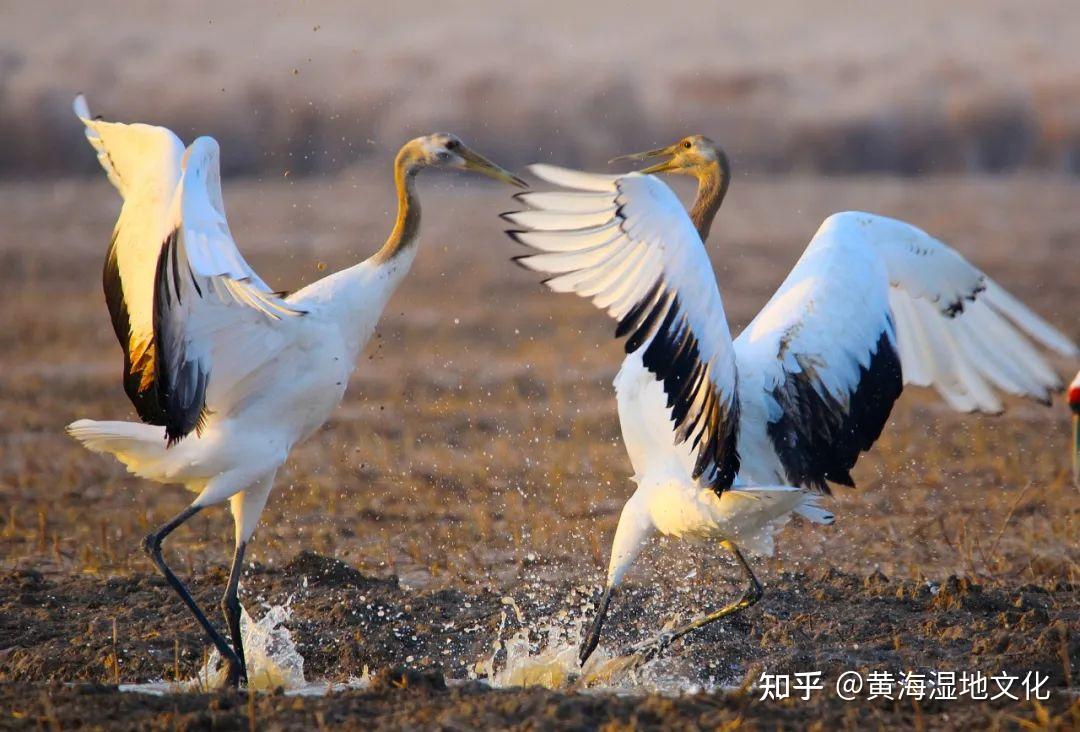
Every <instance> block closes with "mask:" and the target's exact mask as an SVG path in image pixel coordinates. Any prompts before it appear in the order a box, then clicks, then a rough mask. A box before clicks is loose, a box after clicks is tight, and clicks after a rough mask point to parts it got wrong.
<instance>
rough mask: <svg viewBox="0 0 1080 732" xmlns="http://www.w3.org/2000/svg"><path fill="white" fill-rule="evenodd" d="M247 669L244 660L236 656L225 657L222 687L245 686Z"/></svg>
mask: <svg viewBox="0 0 1080 732" xmlns="http://www.w3.org/2000/svg"><path fill="white" fill-rule="evenodd" d="M247 683H248V678H247V669H246V668H245V667H244V662H243V661H241V660H240V658H239V657H238V656H234V657H232V658H226V659H225V684H224V687H223V688H226V689H239V688H240V686H241V685H244V686H247Z"/></svg>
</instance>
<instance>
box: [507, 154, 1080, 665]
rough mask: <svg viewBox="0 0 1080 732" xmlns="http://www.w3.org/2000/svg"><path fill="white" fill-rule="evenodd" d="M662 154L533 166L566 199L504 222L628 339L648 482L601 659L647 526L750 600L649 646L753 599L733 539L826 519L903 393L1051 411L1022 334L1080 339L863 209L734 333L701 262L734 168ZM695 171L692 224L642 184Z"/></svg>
mask: <svg viewBox="0 0 1080 732" xmlns="http://www.w3.org/2000/svg"><path fill="white" fill-rule="evenodd" d="M655 156H665V157H669V158H670V159H669V160H667V161H665V162H663V163H660V164H658V165H654V166H652V167H650V168H647V169H646V170H643V171H641V172H640V173H630V174H627V175H622V176H613V175H597V174H591V173H583V172H579V171H571V170H565V169H562V168H555V167H553V166H549V165H534V166H532V167H531V170H532V171H533V172H534V173H535V174H536V175H537V176H538V177H540V178H542V179H544V180H546V181H548V182H550V183H554V184H555V185H557V186H560V187H561V189H559V190H555V191H542V192H538V193H526V194H519V196H518V198H519V199H520V200H521V201H523V202H525V203H526V204H527V205H529V206H530V207H531V209H532V210H526V211H520V212H514V213H509V214H505V215H504V217H505V218H506V219H507V220H509V221H511V222H513V223H515V224H517V225H519V226H521V227H522V228H521V229H519V230H515V231H511V232H509V233H510V235H511V237H512V238H514V239H515V240H516V241H518V242H519V243H521V244H524V245H526V246H528V247H530V248H532V249H533V250H534V253H531V254H526V255H523V256H521V257H517V258H516V259H517V261H518V262H519V263H520V264H522V265H523V266H524V267H526V268H527V269H530V270H534V271H539V272H544V273H546V274H547V275H548V278H547V279H546V280H544V284H545V285H547V287H549V288H550V289H552V290H554V291H556V292H574V293H576V294H578V295H580V296H582V297H586V298H588V299H590V300H591V301H592V302H593V303H594V304H595V305H596V306H597V307H598V308H600V309H601V310H604V311H605V312H607V313H608V315H610V316H611V317H612V318H614V319H615V320H616V321H617V322H618V327H617V329H616V336H617V337H623V336H625V337H626V338H627V340H626V343H625V350H626V352H627V355H626V358H625V360H624V362H623V365H622V367H621V369H620V370H619V373H618V375H617V377H616V378H615V391H616V395H617V402H618V413H619V422H620V425H621V427H622V433H623V440H624V442H625V445H626V449H627V454H628V456H629V458H630V462H631V464H632V465H633V468H634V481H635V482H636V483H637V488H636V490H635V491H634V493H633V495H632V496H631V497H630V499H629V500H628V501H627V502H626V504H625V505H624V507H623V510H622V513H621V515H620V518H619V524H618V527H617V529H616V532H615V538H614V540H613V543H612V549H611V556H610V559H609V564H608V573H607V582H606V585H605V591H604V594H603V596H602V598H601V601H600V606H599V610H598V612H597V615H596V619H595V622H594V624H593V626H592V630H591V631H590V633H589V634H588V636H587V637H586V639H585V641H584V643H583V644H582V649H581V660H582V662H583V663H584V661H585V660H586V659H587V658H588V656H589V655H590V654H591V653H592V651H593V650H594V649H595V647H596V644H597V642H598V640H599V633H600V630H601V626H602V623H603V619H604V616H605V614H606V612H607V608H608V605H609V603H610V601H611V597H612V593H613V591H614V590H615V588H617V587H618V586H619V584H620V583H621V581H622V579H623V577H624V575H625V573H626V571H627V570H628V569H629V568H630V566H631V565H632V563H633V561H634V559H635V558H636V557H637V555H638V553H639V552H640V550H641V549H642V547H643V545H644V543H645V541H646V540H647V539H648V538H649V537H650V536H652V535H654V534H656V533H660V534H665V535H669V536H675V537H695V538H705V539H709V540H712V541H717V542H718V543H720V544H721V545H722V546H724V547H726V548H727V549H729V550H730V551H731V552H732V553H733V555H734V556H735V559H736V561H737V562H738V563H739V564H740V565H741V567H742V568H743V570H744V572H745V574H746V575H747V579H748V581H749V585H748V587H747V590H746V592H745V593H744V595H743V597H742V598H740V599H739V600H738V601H736V602H734V603H731V604H730V605H727V606H725V607H724V608H721V609H720V610H718V611H716V612H714V613H710V614H708V615H706V616H704V617H702V618H699V619H697V620H695V621H693V622H691V623H689V624H688V625H686V626H683V627H682V628H680V629H677V630H675V631H672V632H671V633H667V634H664V635H662V636H660V637H659V638H657V639H656V640H654V641H650V642H649V643H646V644H643V645H640V646H638V647H635V650H636V651H638V652H640V653H642V657H643V658H647V657H650V656H651V655H652V654H654V653H656V652H658V651H659V650H660V649H661V648H663V647H664V646H666V645H667V644H668V643H670V642H671V641H672V640H673V639H675V638H678V637H680V636H682V635H684V634H685V633H687V632H689V631H691V630H694V629H696V628H699V627H701V626H702V625H705V624H707V623H709V622H712V621H714V620H717V619H719V618H721V617H725V616H726V615H729V614H731V613H732V612H736V611H738V610H741V609H742V608H745V607H747V606H749V605H750V604H752V603H753V602H755V601H756V600H757V599H758V598H759V597H760V596H761V586H760V584H759V583H758V581H757V579H756V577H754V575H753V572H752V571H751V570H750V567H749V564H748V563H747V562H746V560H745V558H744V557H743V556H742V553H741V552H740V550H739V547H740V546H741V547H744V548H747V549H750V550H751V551H753V552H754V553H757V554H771V553H772V549H773V535H774V533H775V531H776V530H777V529H778V528H779V527H781V526H783V525H784V524H785V523H786V522H787V520H788V519H789V518H790V516H791V515H793V514H799V515H802V516H803V517H805V518H807V519H809V520H811V521H814V522H816V523H822V524H828V523H831V522H832V521H833V515H832V514H831V513H830V512H829V511H827V510H825V509H824V508H823V507H822V506H821V504H820V499H821V497H822V496H823V495H825V494H827V493H828V492H829V483H840V484H843V485H854V481H853V479H852V477H851V474H850V471H851V468H852V467H853V466H854V465H855V463H856V461H857V460H858V457H859V455H860V454H861V453H862V452H864V451H866V450H868V449H870V447H871V446H872V445H873V444H874V442H875V441H876V440H877V438H878V437H879V436H880V434H881V431H882V429H883V428H884V426H885V424H886V422H887V420H888V417H889V414H890V412H891V410H892V406H893V404H894V403H895V401H896V400H897V398H899V396H900V393H901V391H902V390H903V387H904V384H917V385H922V386H932V387H934V388H935V389H937V391H938V392H939V394H941V396H942V397H943V398H944V399H945V401H946V402H947V403H948V404H949V405H950V406H952V407H953V408H955V409H958V410H962V411H984V412H992V413H996V412H1000V411H1001V410H1002V408H1003V407H1002V402H1001V400H1000V399H999V397H998V396H997V394H996V393H995V390H1001V391H1005V392H1008V393H1011V394H1016V395H1019V396H1025V397H1029V398H1033V399H1036V400H1039V401H1043V402H1044V403H1048V402H1049V399H1050V396H1051V394H1052V393H1053V391H1054V390H1056V389H1058V388H1060V381H1059V379H1058V377H1057V374H1055V373H1054V371H1053V370H1052V369H1051V368H1050V367H1049V366H1048V365H1047V364H1046V363H1045V362H1044V361H1043V359H1042V357H1041V355H1040V354H1039V353H1038V351H1037V350H1036V349H1035V347H1034V346H1033V345H1032V344H1031V343H1030V342H1029V340H1028V339H1031V340H1034V341H1036V342H1038V343H1039V344H1040V345H1042V346H1044V347H1046V348H1048V349H1051V350H1054V351H1057V352H1059V353H1062V354H1065V355H1075V354H1076V353H1077V350H1076V346H1075V345H1073V344H1072V343H1071V342H1070V341H1069V339H1068V338H1066V337H1065V336H1064V335H1062V334H1061V333H1059V332H1058V331H1057V330H1055V329H1054V328H1053V327H1051V326H1050V325H1049V324H1047V323H1046V322H1044V321H1043V320H1042V319H1041V318H1039V317H1038V316H1037V315H1035V314H1034V313H1033V312H1031V311H1030V310H1029V309H1028V308H1027V307H1025V306H1024V305H1023V304H1022V303H1020V302H1019V301H1018V300H1016V299H1015V298H1014V297H1012V296H1011V295H1009V294H1008V293H1007V292H1005V291H1004V290H1003V289H1002V288H1001V287H1000V286H998V285H997V284H996V283H994V282H993V281H992V280H990V279H989V278H988V277H986V275H985V274H983V273H982V272H981V271H979V270H978V269H977V268H975V267H974V266H972V265H971V264H970V263H969V262H967V261H966V260H965V259H964V258H963V257H961V256H960V255H959V254H958V253H957V252H956V251H954V250H953V249H951V248H949V247H948V246H946V245H945V244H943V243H941V242H939V241H937V240H936V239H934V238H932V237H931V236H929V235H928V234H926V233H925V232H923V231H921V230H919V229H917V228H916V227H914V226H911V225H909V224H906V223H904V222H902V221H897V220H895V219H889V218H886V217H883V216H877V215H874V214H868V213H862V212H844V213H839V214H834V215H832V216H830V217H829V218H827V219H826V220H825V222H824V223H823V224H822V225H821V227H820V228H819V229H818V231H817V233H816V234H815V235H814V237H813V239H812V240H811V242H810V244H809V246H808V247H807V248H806V250H805V251H804V253H803V255H802V256H801V257H800V259H799V261H798V262H797V263H796V265H795V267H794V268H793V269H792V271H791V273H790V274H789V275H788V277H787V278H786V279H785V281H784V282H783V283H782V284H781V286H780V288H779V289H778V290H777V292H776V293H775V294H774V295H773V297H772V298H771V299H770V300H769V302H768V303H767V304H766V306H765V307H764V308H763V309H762V311H761V312H760V313H759V314H758V316H757V317H756V318H755V319H754V320H753V322H751V324H750V325H749V326H748V327H747V328H746V329H745V330H744V331H743V332H742V333H741V334H739V336H738V337H737V338H735V339H732V337H731V334H730V332H729V330H728V327H727V320H726V315H725V313H724V310H723V305H722V302H721V298H720V292H719V289H718V288H717V285H716V281H715V277H714V275H713V272H712V266H711V263H710V261H709V259H708V257H707V256H706V254H705V251H704V247H703V242H704V240H705V239H706V238H707V236H708V233H709V230H710V227H711V225H712V221H713V218H714V216H715V214H716V213H717V211H718V210H719V208H720V203H721V202H722V200H723V197H724V194H725V192H726V190H727V187H728V181H729V180H730V171H729V166H728V163H727V158H726V156H725V155H724V154H723V151H721V150H719V148H717V147H716V146H715V144H714V143H712V141H711V140H708V138H704V137H701V136H692V137H688V138H685V139H684V140H682V141H680V142H679V143H678V144H676V145H673V146H671V147H669V148H664V149H660V150H655V151H650V152H649V153H643V154H640V155H637V156H631V157H634V158H635V159H642V158H645V157H655ZM661 172H673V173H685V174H690V175H694V176H696V177H697V179H698V183H699V185H698V195H697V198H696V199H695V201H694V204H693V206H692V207H691V210H690V212H689V215H687V212H686V211H685V210H684V209H683V208H682V205H681V203H679V201H678V199H677V198H676V197H675V195H674V194H673V193H672V192H671V190H670V189H669V188H667V186H665V185H664V184H663V183H662V182H660V180H659V179H658V178H655V177H653V176H652V175H648V174H649V173H661Z"/></svg>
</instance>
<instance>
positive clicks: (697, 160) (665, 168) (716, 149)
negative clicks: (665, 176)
mask: <svg viewBox="0 0 1080 732" xmlns="http://www.w3.org/2000/svg"><path fill="white" fill-rule="evenodd" d="M652 158H666V160H663V161H661V162H659V163H655V164H653V165H650V166H649V167H647V168H642V169H641V170H640V171H638V172H640V173H675V174H679V175H692V176H694V177H695V178H697V181H698V194H697V199H696V200H695V201H694V205H693V207H692V208H691V210H690V218H691V219H693V221H694V226H696V227H697V230H698V233H699V234H700V235H701V240H702V241H705V240H706V239H708V238H709V229H710V227H711V226H712V222H713V218H714V217H715V216H716V212H717V211H719V210H720V204H721V203H723V201H724V196H725V195H726V194H727V189H728V185H730V183H731V165H730V163H729V162H728V157H727V154H725V153H724V151H723V149H721V147H720V146H719V145H717V144H716V143H715V142H713V141H712V140H710V139H709V138H708V137H705V135H687V136H686V137H684V138H682V139H681V140H679V141H678V142H676V143H675V144H674V145H669V146H668V147H661V148H657V149H656V150H647V151H646V152H641V153H633V154H631V155H620V156H619V157H617V158H613V159H612V160H611V162H612V163H615V162H620V161H624V160H635V161H636V160H650V159H652Z"/></svg>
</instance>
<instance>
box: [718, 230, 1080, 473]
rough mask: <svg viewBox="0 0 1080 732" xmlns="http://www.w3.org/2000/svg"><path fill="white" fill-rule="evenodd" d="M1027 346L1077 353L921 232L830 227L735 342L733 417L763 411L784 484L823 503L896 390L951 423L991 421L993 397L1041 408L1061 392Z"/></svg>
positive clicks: (869, 439) (878, 426)
mask: <svg viewBox="0 0 1080 732" xmlns="http://www.w3.org/2000/svg"><path fill="white" fill-rule="evenodd" d="M1029 338H1031V339H1034V340H1035V341H1037V342H1039V343H1040V344H1042V345H1043V346H1045V347H1046V348H1049V349H1051V350H1054V351H1057V352H1058V353H1062V354H1069V355H1072V354H1075V353H1076V346H1074V345H1073V344H1072V343H1071V342H1070V341H1069V339H1068V338H1066V337H1065V336H1064V335H1062V334H1061V333H1059V332H1058V331H1056V330H1055V329H1054V328H1053V327H1051V326H1050V325H1049V324H1047V323H1046V322H1045V321H1043V320H1042V319H1041V318H1039V317H1038V316H1037V315H1035V314H1034V313H1033V312H1032V311H1031V310H1029V309H1028V308H1027V307H1025V306H1024V305H1023V304H1022V303H1020V302H1019V301H1018V300H1016V299H1015V298H1014V297H1012V296H1011V295H1009V294H1008V293H1007V292H1005V291H1004V290H1003V289H1002V288H1001V287H1000V286H999V285H997V284H996V283H995V282H993V281H992V280H990V279H989V278H988V277H987V276H986V275H985V274H983V273H982V272H980V271H979V270H978V269H977V268H975V267H974V266H972V265H971V263H969V262H968V261H967V260H965V259H964V258H963V257H962V256H960V254H958V253H957V252H956V251H955V250H953V249H950V248H949V247H948V246H946V245H945V244H942V243H941V242H939V241H937V240H936V239H934V238H932V237H931V236H929V235H928V234H926V233H925V232H923V231H921V230H919V229H917V228H915V227H914V226H911V225H909V224H906V223H904V222H902V221H897V220H894V219H889V218H885V217H882V216H875V215H873V214H867V213H857V212H845V213H839V214H834V215H833V216H830V217H829V218H828V219H826V220H825V222H824V223H823V224H822V225H821V228H820V229H818V232H817V233H816V234H815V235H814V238H813V240H812V241H811V242H810V245H809V246H808V247H807V248H806V251H805V252H804V253H803V255H802V257H801V258H800V259H799V261H798V263H797V264H796V265H795V267H794V269H793V270H792V271H791V273H790V274H789V275H788V277H787V279H786V280H784V283H783V284H782V285H781V286H780V289H779V290H777V292H776V294H775V295H773V297H772V299H771V300H770V301H769V303H768V304H767V305H766V306H765V308H764V309H763V310H762V311H761V312H760V313H759V314H758V316H757V317H756V318H754V320H753V322H751V324H750V325H749V326H748V327H747V328H746V330H745V331H744V332H743V333H742V334H740V335H739V337H738V338H737V339H736V341H735V351H736V359H737V363H738V368H739V373H740V374H742V375H743V379H742V381H741V382H740V389H741V391H740V397H741V399H742V402H743V406H744V409H749V407H748V406H747V405H748V404H749V403H756V404H762V403H763V404H764V413H765V415H766V419H767V426H766V430H767V433H768V436H769V438H770V439H771V440H772V444H773V447H774V448H775V451H776V453H777V456H778V457H779V459H780V462H781V463H782V468H783V471H784V472H785V473H786V478H787V480H788V481H790V482H791V483H792V484H796V485H803V486H807V487H813V488H816V489H818V490H821V491H826V492H827V491H828V486H827V482H826V481H833V482H836V483H841V484H844V485H852V484H853V482H852V479H851V475H850V473H849V471H850V470H851V468H852V467H853V466H854V465H855V461H856V460H857V459H858V457H859V454H860V452H862V451H864V450H867V449H869V448H870V446H871V445H872V444H873V443H874V441H875V440H877V438H878V436H879V435H880V434H881V430H882V428H883V427H884V425H885V422H886V420H887V419H888V417H889V413H890V411H891V409H892V405H893V403H894V402H895V401H896V399H897V397H899V396H900V392H901V390H902V388H903V385H904V384H917V385H919V386H932V387H934V388H935V389H937V391H938V393H939V394H940V395H941V396H942V397H943V398H944V399H945V401H946V402H947V403H948V404H949V405H950V406H952V407H953V408H955V409H958V410H962V411H976V410H977V411H983V412H999V411H1001V409H1002V404H1001V401H1000V399H999V398H998V396H997V394H996V393H995V389H998V390H1001V391H1004V392H1008V393H1010V394H1016V395H1019V396H1025V397H1030V398H1033V399H1038V400H1040V401H1048V400H1049V399H1050V395H1051V393H1052V392H1053V391H1054V390H1056V389H1058V388H1060V386H1061V383H1060V381H1059V379H1058V377H1057V375H1056V374H1055V373H1054V371H1053V370H1052V369H1051V368H1050V367H1049V366H1048V365H1047V364H1046V362H1045V361H1044V360H1043V359H1042V357H1041V356H1040V354H1039V353H1038V351H1037V350H1036V349H1035V347H1034V346H1033V345H1032V344H1031V342H1030V341H1029V340H1028V339H1029ZM751 373H753V374H754V377H753V378H751V377H750V376H749V375H750V374H751Z"/></svg>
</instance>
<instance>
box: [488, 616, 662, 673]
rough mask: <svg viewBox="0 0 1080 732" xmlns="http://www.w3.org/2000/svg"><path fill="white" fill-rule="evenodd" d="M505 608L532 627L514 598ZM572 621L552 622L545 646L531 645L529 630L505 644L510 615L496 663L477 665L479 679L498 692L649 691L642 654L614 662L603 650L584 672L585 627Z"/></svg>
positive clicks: (490, 660) (502, 625)
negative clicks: (641, 677)
mask: <svg viewBox="0 0 1080 732" xmlns="http://www.w3.org/2000/svg"><path fill="white" fill-rule="evenodd" d="M503 604H504V605H507V606H509V607H511V608H512V609H513V611H514V615H515V616H516V618H517V620H518V622H519V623H520V624H521V625H526V623H525V618H524V616H523V614H522V612H521V610H520V609H519V608H518V607H517V604H516V603H514V601H513V600H512V599H511V598H504V600H503ZM567 620H568V617H567V616H566V615H565V614H560V615H558V616H556V617H555V618H552V619H549V620H548V621H547V625H545V626H543V627H541V628H539V630H538V631H537V633H536V635H538V636H540V637H541V638H542V640H541V641H540V642H539V643H534V642H533V641H532V640H530V631H529V629H528V627H525V628H522V629H520V630H518V631H516V632H515V633H514V634H513V635H511V636H510V637H509V638H508V639H507V640H506V641H503V640H502V637H503V632H504V630H505V629H506V622H507V614H506V612H505V611H504V612H503V614H502V621H501V622H500V624H499V630H498V632H497V633H496V637H495V643H494V652H493V653H492V655H491V657H490V658H488V659H486V660H483V661H481V662H479V663H477V664H476V665H475V667H474V674H475V677H476V678H482V677H486V678H487V683H488V684H489V685H490V686H491V687H493V688H496V689H504V688H508V687H515V686H543V687H546V688H548V689H556V690H572V691H587V690H591V691H614V692H619V693H627V692H634V691H646V690H647V689H646V688H644V687H642V686H640V685H639V684H638V683H637V679H636V674H635V670H636V669H638V668H640V667H639V665H638V661H639V660H640V659H639V657H638V656H637V655H628V656H614V657H613V656H611V655H610V654H608V652H607V651H606V650H605V649H604V648H603V647H600V648H597V649H596V651H595V652H594V653H593V655H592V656H591V657H590V658H589V661H588V662H587V663H586V664H585V666H584V668H582V667H581V666H580V664H579V663H578V649H579V648H580V646H581V641H582V639H583V637H584V624H583V621H582V620H581V619H578V620H575V621H571V622H569V623H567V622H566V621H567ZM560 621H562V624H561V625H560ZM501 651H504V652H505V661H504V662H503V664H502V667H501V668H499V669H498V670H496V658H497V657H498V655H499V653H500V652H501Z"/></svg>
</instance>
